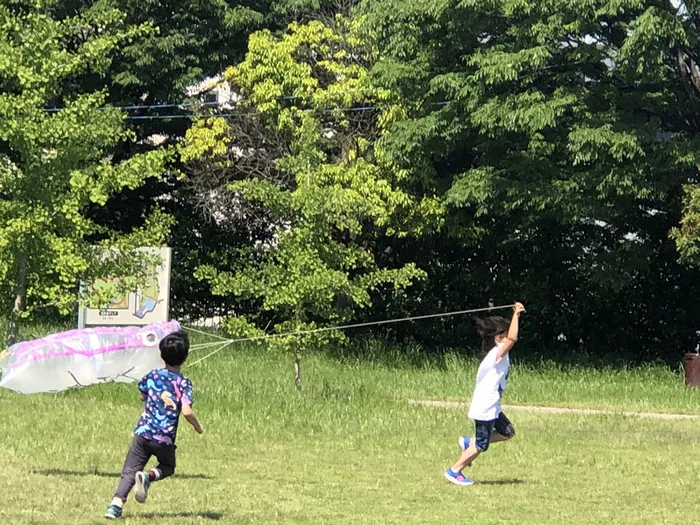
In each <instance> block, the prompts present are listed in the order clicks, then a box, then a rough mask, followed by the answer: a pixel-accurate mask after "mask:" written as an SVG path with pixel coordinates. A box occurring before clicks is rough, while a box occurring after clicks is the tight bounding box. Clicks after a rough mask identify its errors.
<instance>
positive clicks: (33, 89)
mask: <svg viewBox="0 0 700 525" xmlns="http://www.w3.org/2000/svg"><path fill="white" fill-rule="evenodd" d="M54 3H55V2H33V3H21V2H17V3H14V4H12V5H3V6H2V7H0V26H1V27H3V28H4V29H3V31H2V33H1V34H0V247H1V248H2V250H0V282H2V283H3V284H2V286H1V287H0V289H1V290H2V295H3V297H4V299H3V300H2V302H1V303H0V311H2V312H4V313H5V314H7V313H8V310H9V307H10V304H11V301H10V298H11V295H12V294H14V290H15V288H16V289H17V290H20V289H22V288H24V287H26V298H27V301H28V302H27V306H28V309H29V310H28V311H31V310H32V309H36V308H41V307H46V306H52V307H55V308H57V309H58V310H60V311H61V312H63V313H66V312H69V311H72V310H73V309H74V308H75V301H76V299H77V297H78V281H79V280H83V281H84V282H85V283H86V284H87V285H88V286H89V285H90V283H91V282H92V281H93V280H94V279H96V278H99V277H104V276H105V275H108V274H109V275H114V276H124V277H125V278H126V279H125V281H124V282H125V284H126V285H127V286H129V285H132V284H133V283H134V282H135V281H136V280H138V279H139V278H140V277H141V274H142V273H143V268H142V263H143V262H144V257H143V256H139V255H138V254H137V253H136V252H135V249H136V248H137V247H139V246H143V245H144V243H145V244H146V245H149V246H158V245H160V244H161V243H162V242H163V240H164V237H165V234H166V232H167V230H168V227H169V226H170V222H171V221H170V219H169V218H168V217H167V216H164V215H163V214H162V213H158V212H154V214H152V215H151V216H150V217H147V218H146V221H145V223H143V224H142V225H141V227H139V228H136V229H134V230H133V231H131V232H127V233H125V234H118V233H117V232H115V231H114V230H112V229H111V228H108V227H104V226H99V225H98V224H96V223H95V222H94V221H92V220H91V219H90V218H88V216H87V212H88V210H89V209H90V208H91V207H93V206H102V205H104V204H105V203H106V202H107V200H108V199H109V198H110V197H111V196H113V195H115V194H118V193H119V192H122V191H124V190H133V189H135V188H138V187H139V186H140V185H142V184H143V183H144V181H145V180H146V179H147V178H149V177H155V176H160V175H161V174H162V173H163V171H164V166H165V163H166V159H167V158H168V156H169V155H170V154H171V153H170V151H169V150H168V149H167V148H164V149H161V150H158V151H152V152H149V153H144V154H141V155H134V156H132V157H130V158H129V159H126V160H124V161H122V162H117V161H114V160H112V159H111V158H110V156H109V155H108V152H109V151H110V150H111V149H113V148H115V147H116V146H117V145H118V144H120V143H123V142H129V141H131V140H132V139H133V134H132V133H130V132H129V131H128V130H127V129H126V128H125V126H124V115H123V114H122V113H121V112H120V111H118V110H116V109H111V108H110V107H108V106H105V102H106V93H105V91H103V90H96V91H92V92H84V93H75V92H72V89H68V93H66V86H70V85H71V82H72V81H73V80H74V79H75V78H76V77H79V76H81V75H83V74H85V73H86V72H91V73H93V74H95V75H101V74H103V73H104V72H105V71H106V70H107V68H108V67H109V64H110V57H111V56H112V55H113V54H114V53H116V52H117V50H118V49H119V47H120V46H122V45H123V44H125V43H127V42H129V41H130V40H132V39H134V38H136V37H138V36H139V35H143V34H146V33H149V32H150V31H151V29H150V28H149V27H148V26H139V27H135V26H129V25H126V24H125V23H124V16H123V15H122V14H121V13H120V12H119V11H117V10H115V9H112V8H110V7H108V6H107V5H106V4H105V3H103V2H98V3H95V4H94V6H92V7H91V8H90V9H88V10H86V11H85V12H84V13H83V14H81V15H79V16H74V17H68V18H63V19H60V20H58V19H54V18H52V17H51V16H49V15H47V14H45V11H46V8H49V7H52V6H53V4H54ZM96 28H99V31H98V30H97V29H96ZM53 107H58V108H60V109H56V110H51V109H49V108H53ZM25 277H26V278H25ZM17 294H18V295H23V292H19V291H18V293H17ZM13 299H14V297H13ZM101 299H102V300H104V299H106V298H105V297H102V298H101ZM16 313H18V312H16Z"/></svg>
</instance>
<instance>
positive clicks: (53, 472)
mask: <svg viewBox="0 0 700 525" xmlns="http://www.w3.org/2000/svg"><path fill="white" fill-rule="evenodd" d="M32 473H33V474H39V475H40V476H97V477H98V478H119V477H121V473H120V472H99V471H97V470H64V469H60V468H50V469H43V470H33V471H32ZM175 476H176V477H178V478H182V479H213V478H212V477H211V476H209V475H207V474H175Z"/></svg>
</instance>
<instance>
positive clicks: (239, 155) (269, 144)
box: [181, 18, 441, 348]
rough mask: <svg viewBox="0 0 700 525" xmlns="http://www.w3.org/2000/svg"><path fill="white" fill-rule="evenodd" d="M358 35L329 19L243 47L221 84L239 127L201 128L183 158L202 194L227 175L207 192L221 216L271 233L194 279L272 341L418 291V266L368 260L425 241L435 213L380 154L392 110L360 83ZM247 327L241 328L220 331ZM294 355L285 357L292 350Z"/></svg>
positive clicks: (378, 92)
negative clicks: (269, 324) (387, 248)
mask: <svg viewBox="0 0 700 525" xmlns="http://www.w3.org/2000/svg"><path fill="white" fill-rule="evenodd" d="M360 29H361V20H348V19H343V18H337V19H336V20H335V22H334V23H333V24H332V25H326V24H323V23H321V22H319V21H314V22H310V23H308V24H304V25H300V24H297V23H293V24H291V25H290V26H289V29H288V31H287V32H286V33H285V34H284V35H282V36H280V37H277V36H274V35H273V34H272V33H270V32H269V31H262V32H259V33H256V34H254V35H252V36H251V39H250V43H249V51H248V54H247V55H246V59H245V60H244V61H243V62H242V63H241V64H239V65H238V66H235V67H231V68H230V69H228V70H227V72H226V80H227V81H228V82H229V83H230V85H231V87H232V89H233V91H234V92H235V93H237V94H238V95H240V96H241V97H242V100H241V101H240V102H239V103H238V104H237V105H236V112H240V113H243V114H244V115H245V117H243V118H240V119H238V118H232V119H230V120H228V121H224V120H223V119H208V120H203V121H200V122H198V123H197V124H195V126H193V128H192V129H191V130H190V131H189V132H188V134H187V143H186V145H185V146H184V148H183V149H182V151H181V155H182V157H183V159H185V160H188V161H190V162H191V163H192V169H193V173H192V175H191V178H192V179H195V180H200V181H201V184H202V185H206V180H207V178H208V177H211V173H212V172H218V173H221V172H224V173H225V174H226V176H225V177H224V178H223V181H224V185H223V186H219V187H218V188H215V190H216V191H217V192H218V193H219V194H223V195H225V196H226V197H225V198H226V199H227V200H226V201H225V202H227V204H226V205H225V207H224V209H222V210H220V212H221V213H224V214H228V215H232V216H235V215H237V214H243V215H244V216H248V215H256V216H262V217H264V222H265V224H267V230H268V232H269V233H268V235H267V237H265V238H260V239H257V242H255V243H254V244H252V245H249V246H247V247H245V248H242V249H240V250H239V251H238V252H237V253H236V254H235V257H233V258H232V259H233V260H232V262H231V268H230V269H229V270H223V269H222V268H221V267H220V266H218V265H207V266H202V267H200V268H199V270H198V276H199V277H200V278H202V279H206V280H207V281H209V282H211V284H212V287H213V291H214V293H216V294H222V295H225V294H232V295H234V296H236V297H239V298H240V299H241V300H251V301H254V302H256V304H258V305H259V308H260V310H261V311H262V312H270V313H274V324H275V329H276V330H278V331H280V332H286V331H296V330H299V329H301V328H313V327H316V326H319V325H320V324H323V323H327V322H339V321H343V320H346V319H349V318H351V317H352V316H353V313H354V312H355V311H356V310H357V309H362V308H366V307H367V306H369V305H370V304H371V302H372V293H373V291H376V290H380V289H381V290H403V289H405V288H407V287H409V286H411V284H412V283H414V282H415V281H416V280H419V279H423V278H424V277H425V273H424V272H423V271H422V270H420V269H419V268H417V267H416V266H415V265H414V264H404V265H399V266H395V267H382V266H379V265H377V263H376V259H375V254H374V253H373V251H372V247H373V245H374V243H375V242H376V239H377V238H383V237H396V238H402V237H406V236H415V235H421V234H422V233H424V232H426V231H430V230H431V229H432V228H434V226H435V225H436V224H438V222H439V220H440V215H441V206H440V204H439V203H438V202H437V201H436V200H435V199H434V198H433V197H431V196H424V197H422V198H416V197H415V196H414V195H413V194H412V193H411V192H410V190H409V189H408V188H407V187H406V186H404V172H402V171H400V170H399V171H396V170H394V169H393V166H392V165H391V163H390V162H389V161H388V160H387V157H386V156H385V153H384V152H383V151H382V149H381V147H380V146H378V142H377V139H378V138H379V137H381V135H382V134H383V133H384V130H385V128H386V126H387V125H388V124H389V122H390V121H391V120H392V119H393V118H394V117H393V116H394V115H396V114H397V112H398V113H400V108H399V107H397V106H396V103H395V102H393V98H392V93H391V92H390V91H388V90H383V89H376V88H375V87H374V86H372V84H371V82H370V81H369V76H368V72H367V68H366V63H367V61H368V60H370V59H371V58H372V50H371V49H370V48H369V47H368V42H366V41H365V40H364V39H363V38H362V33H361V31H360ZM341 108H364V109H362V110H355V109H352V110H342V109H341ZM217 202H219V201H217ZM242 210H245V211H242ZM246 214H248V215H246ZM253 241H255V239H253ZM263 315H264V314H263ZM243 326H244V325H243V324H242V321H241V319H240V318H238V319H235V320H233V321H232V322H231V323H230V324H229V329H231V330H234V331H235V332H236V333H240V332H239V330H241V329H242V328H243ZM314 340H315V341H318V338H314ZM294 341H295V342H292V340H289V341H286V340H285V341H281V343H282V344H283V345H285V346H287V347H290V346H296V347H297V348H298V347H299V346H301V343H300V342H299V341H298V340H294Z"/></svg>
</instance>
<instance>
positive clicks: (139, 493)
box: [134, 472, 151, 503]
mask: <svg viewBox="0 0 700 525" xmlns="http://www.w3.org/2000/svg"><path fill="white" fill-rule="evenodd" d="M150 486H151V480H150V479H149V477H148V473H146V472H137V473H136V491H135V492H134V499H135V500H136V501H138V502H139V503H146V498H148V487H150Z"/></svg>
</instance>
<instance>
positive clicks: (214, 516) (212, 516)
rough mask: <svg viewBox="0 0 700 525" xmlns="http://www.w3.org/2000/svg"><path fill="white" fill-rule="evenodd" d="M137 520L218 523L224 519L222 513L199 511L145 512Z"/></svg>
mask: <svg viewBox="0 0 700 525" xmlns="http://www.w3.org/2000/svg"><path fill="white" fill-rule="evenodd" d="M138 517H139V518H147V519H165V518H204V519H208V520H213V521H219V520H220V519H221V518H223V517H224V513H223V512H215V511H206V510H205V511H201V512H147V513H145V514H139V515H138Z"/></svg>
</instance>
